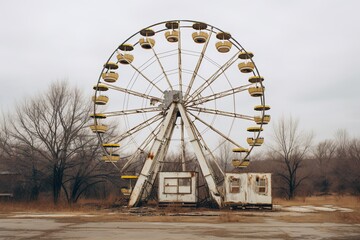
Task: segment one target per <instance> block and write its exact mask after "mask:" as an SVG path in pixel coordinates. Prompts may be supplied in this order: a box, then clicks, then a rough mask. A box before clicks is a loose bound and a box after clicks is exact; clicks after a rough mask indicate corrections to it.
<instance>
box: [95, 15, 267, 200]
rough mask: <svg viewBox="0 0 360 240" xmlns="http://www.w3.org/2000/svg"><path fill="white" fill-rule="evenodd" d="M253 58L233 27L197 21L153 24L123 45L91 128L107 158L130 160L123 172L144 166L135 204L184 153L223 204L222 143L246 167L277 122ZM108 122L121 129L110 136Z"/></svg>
mask: <svg viewBox="0 0 360 240" xmlns="http://www.w3.org/2000/svg"><path fill="white" fill-rule="evenodd" d="M253 58H254V54H253V53H252V52H250V51H247V50H245V49H244V48H243V47H242V46H241V45H240V43H239V42H238V41H237V40H235V39H234V38H233V37H232V35H231V34H230V33H228V32H225V31H223V30H221V29H219V28H217V27H215V26H212V25H210V24H206V23H203V22H197V21H191V20H172V21H166V22H160V23H157V24H153V25H151V26H149V27H146V28H144V29H142V30H140V31H138V32H136V33H135V34H133V35H132V36H130V37H129V38H128V39H126V40H125V41H124V42H123V43H121V44H120V45H119V46H118V47H116V49H115V50H114V52H113V53H112V54H111V55H110V57H109V58H108V60H107V61H106V62H105V64H104V66H103V69H102V71H101V74H100V76H99V79H98V81H97V83H96V84H95V85H94V87H93V88H94V90H95V93H94V96H93V102H94V112H93V114H92V115H91V117H93V119H94V124H93V125H91V126H90V127H91V129H92V131H93V132H94V133H96V134H97V135H98V137H99V141H100V143H101V145H102V148H103V150H104V156H103V158H102V160H104V161H107V162H110V163H113V164H114V162H117V161H119V160H121V161H124V162H123V164H121V165H122V167H121V172H122V173H125V172H127V171H129V169H131V168H133V167H134V166H136V165H137V164H139V163H140V164H142V166H141V173H140V175H139V176H138V179H137V181H136V185H135V187H134V189H133V191H132V192H131V197H130V202H129V206H134V205H136V204H137V203H138V202H139V201H140V200H141V199H142V198H145V197H146V194H147V193H149V192H150V189H151V186H152V185H153V183H154V181H155V178H156V174H157V173H158V172H159V171H161V167H162V164H163V163H164V162H166V160H167V158H168V156H169V154H173V155H174V154H175V155H176V154H177V155H178V156H180V157H179V159H180V160H179V164H180V166H181V170H182V171H185V170H187V165H186V162H187V161H186V159H187V158H188V157H189V155H193V156H194V158H195V159H196V160H197V161H198V164H199V167H200V170H201V172H202V174H203V176H204V178H205V180H206V183H207V186H208V188H209V192H210V194H211V196H212V198H213V199H214V200H215V201H216V202H217V203H218V204H219V205H220V203H221V199H220V198H221V196H220V195H221V194H219V189H218V183H217V181H216V177H215V176H214V175H215V173H214V169H213V167H212V166H213V163H215V165H216V163H217V161H216V159H217V158H219V154H220V151H221V149H222V147H223V146H225V145H231V146H232V147H233V149H232V151H233V152H234V154H235V155H237V157H236V158H235V159H233V160H232V164H233V166H234V167H237V168H244V167H246V166H247V165H248V164H249V159H250V158H249V155H250V153H251V152H252V150H253V148H254V147H257V146H260V145H262V143H263V142H264V139H263V138H262V137H261V136H260V133H261V131H263V125H265V124H267V123H268V122H269V121H270V116H269V115H267V114H266V111H267V110H269V109H270V107H269V106H268V105H265V95H264V91H265V87H264V84H263V81H264V78H263V77H262V76H261V75H260V73H259V70H258V68H257V67H256V65H255V62H254V60H253ZM109 122H112V123H116V124H117V125H118V126H119V127H118V129H117V130H116V134H114V136H113V137H111V139H110V140H108V139H106V140H105V138H104V137H103V136H104V134H103V133H105V132H106V131H107V130H108V128H109V125H108V124H109ZM120 156H121V157H120ZM140 159H143V161H141V160H140ZM114 166H118V165H116V164H114ZM219 169H220V168H219ZM220 171H221V169H220Z"/></svg>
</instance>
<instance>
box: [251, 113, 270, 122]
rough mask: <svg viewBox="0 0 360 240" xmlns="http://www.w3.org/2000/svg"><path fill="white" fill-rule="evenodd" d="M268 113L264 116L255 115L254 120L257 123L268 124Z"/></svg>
mask: <svg viewBox="0 0 360 240" xmlns="http://www.w3.org/2000/svg"><path fill="white" fill-rule="evenodd" d="M270 119H271V117H270V115H264V118H262V117H261V116H255V117H254V121H255V122H256V123H257V124H268V123H269V122H270Z"/></svg>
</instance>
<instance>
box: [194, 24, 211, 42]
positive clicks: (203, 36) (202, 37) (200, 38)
mask: <svg viewBox="0 0 360 240" xmlns="http://www.w3.org/2000/svg"><path fill="white" fill-rule="evenodd" d="M192 27H193V29H195V30H197V32H194V33H193V34H192V35H191V36H192V38H193V40H194V42H196V43H204V42H206V40H207V39H208V38H209V34H208V33H206V32H202V31H201V30H204V29H206V28H207V24H206V23H200V22H197V23H194V24H193V26H192Z"/></svg>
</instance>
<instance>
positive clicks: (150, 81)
mask: <svg viewBox="0 0 360 240" xmlns="http://www.w3.org/2000/svg"><path fill="white" fill-rule="evenodd" d="M129 65H130V66H131V67H132V68H133V69H134V70H135V71H136V72H138V73H139V74H140V75H141V76H142V77H143V78H144V79H145V80H146V81H148V82H149V83H150V84H151V85H153V86H154V87H155V88H156V89H157V90H159V91H160V92H161V93H162V94H164V91H163V90H161V89H160V88H159V87H158V86H157V85H156V84H155V83H154V82H153V81H152V80H150V79H149V78H148V77H146V76H145V74H144V73H143V72H142V71H140V70H139V69H137V68H136V67H135V66H134V65H133V64H132V63H130V64H129Z"/></svg>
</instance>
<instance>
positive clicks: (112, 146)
mask: <svg viewBox="0 0 360 240" xmlns="http://www.w3.org/2000/svg"><path fill="white" fill-rule="evenodd" d="M102 146H103V147H104V148H118V147H120V144H118V143H103V144H102Z"/></svg>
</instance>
